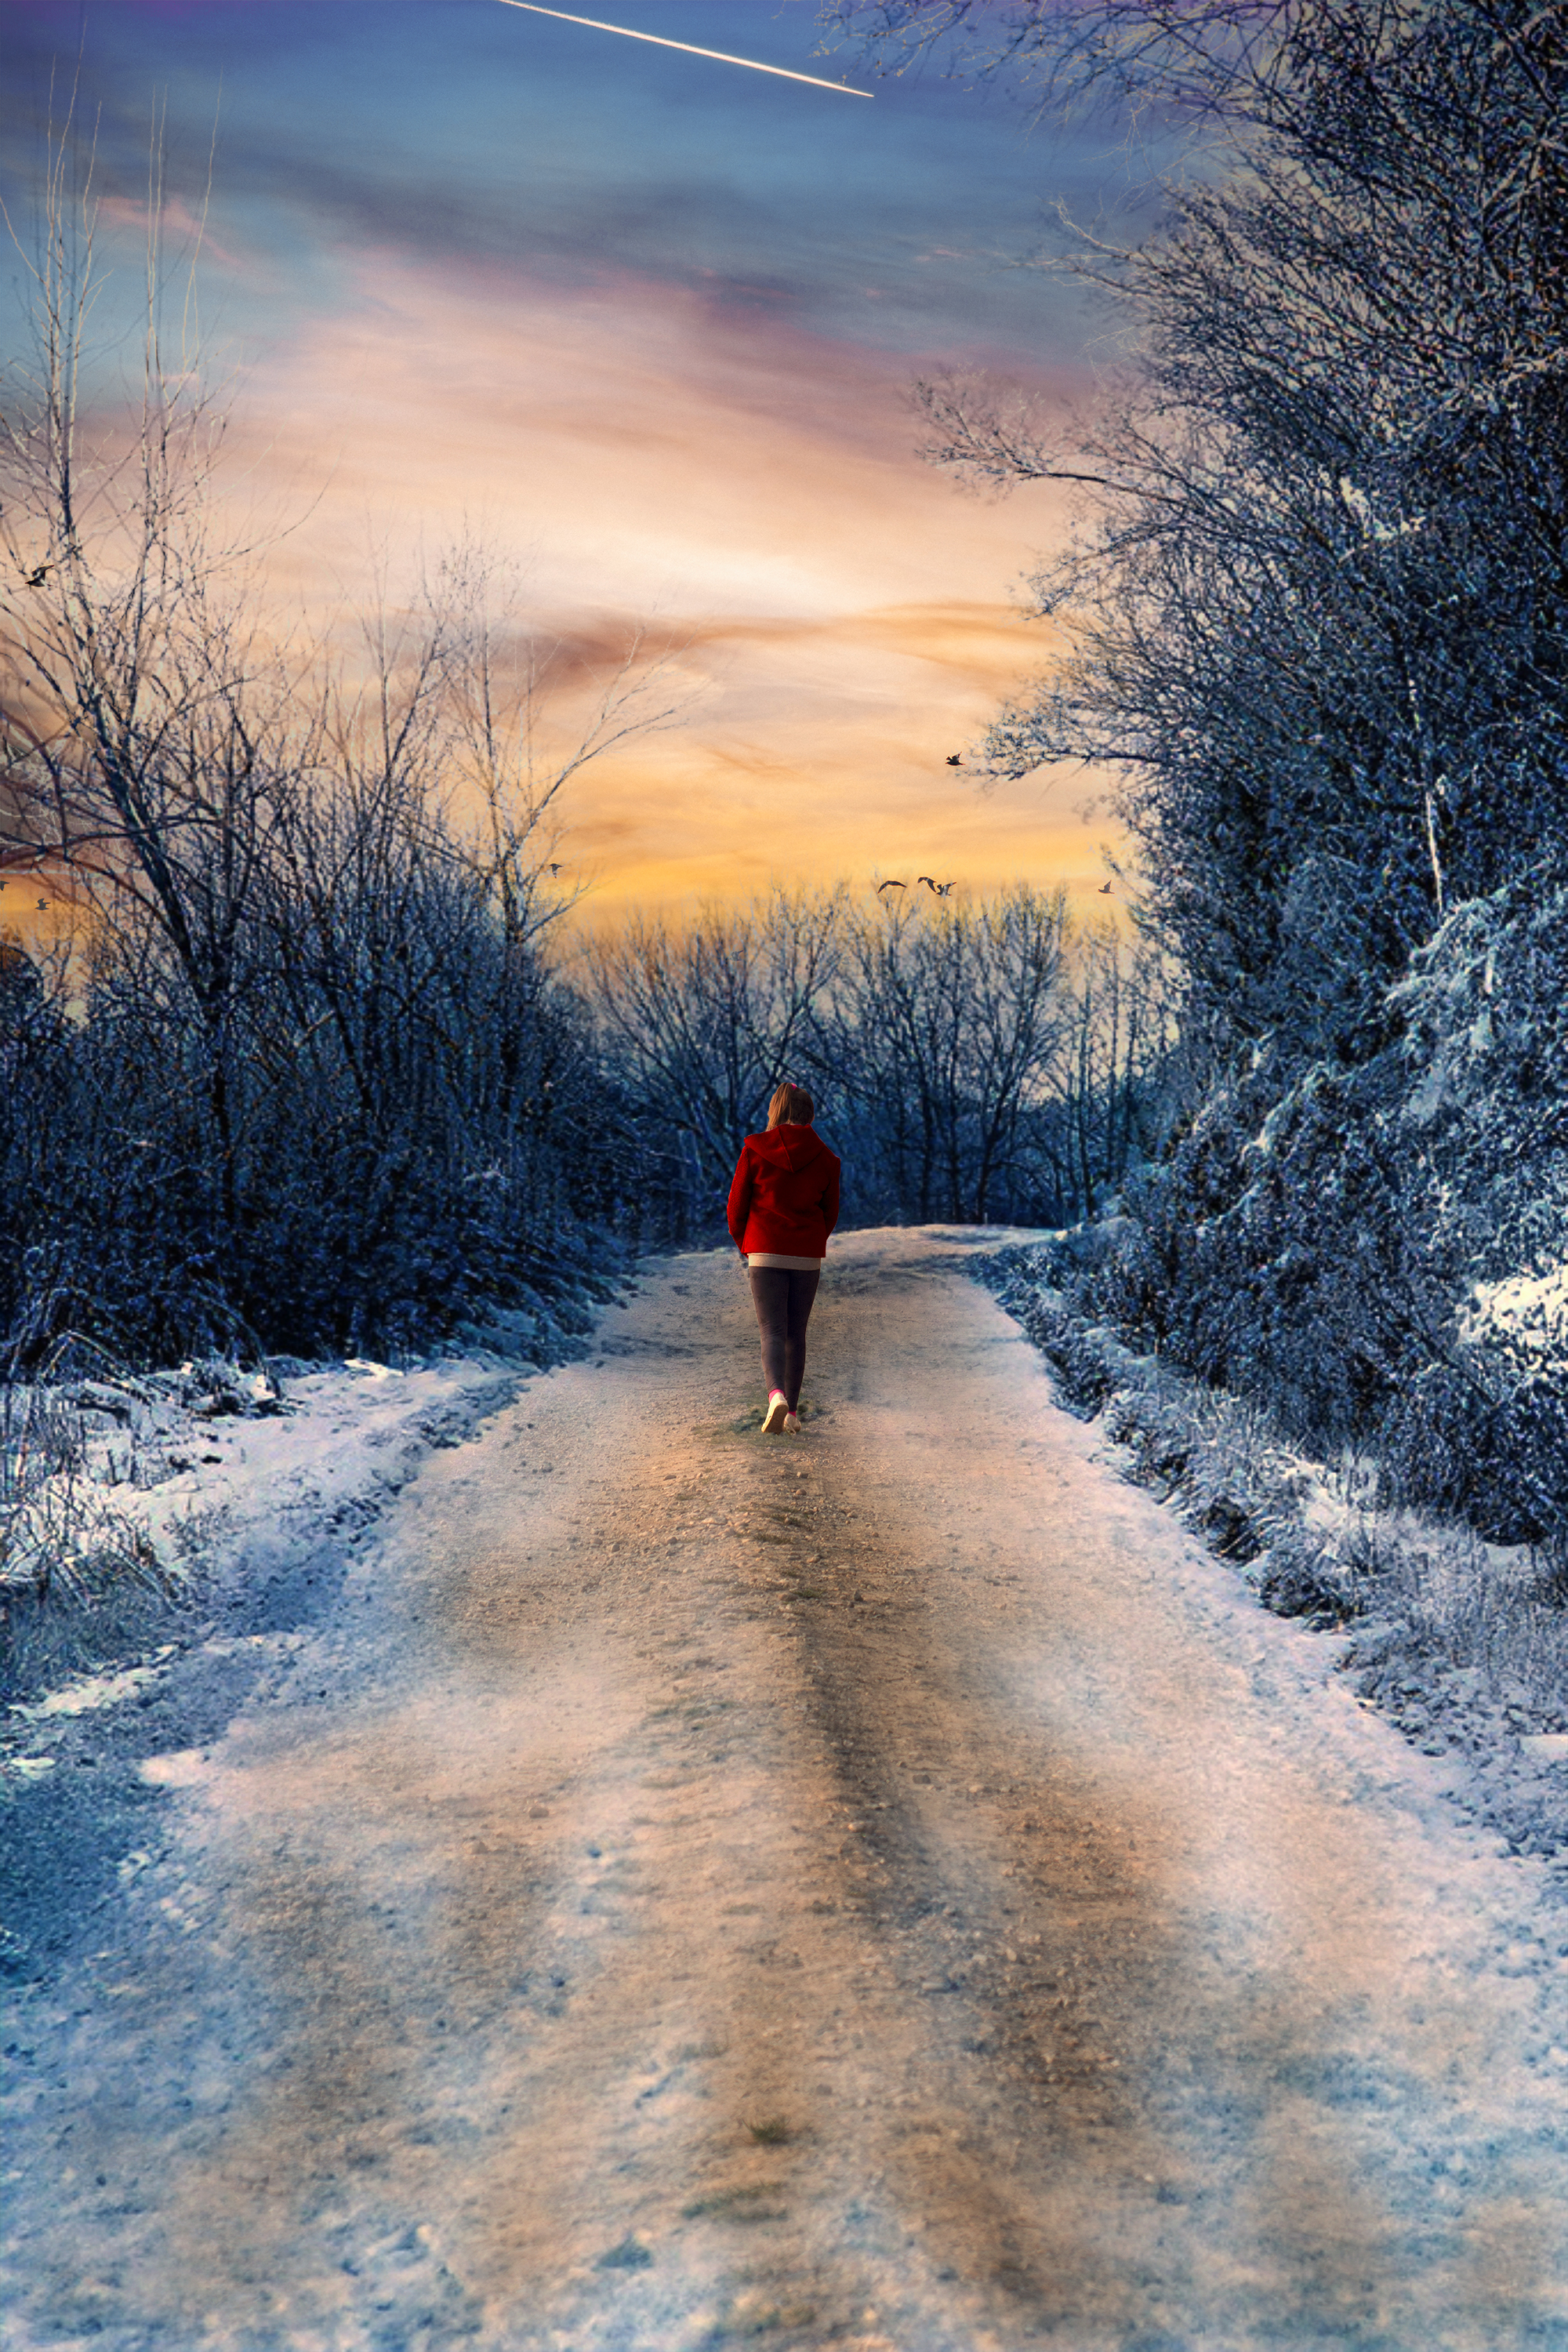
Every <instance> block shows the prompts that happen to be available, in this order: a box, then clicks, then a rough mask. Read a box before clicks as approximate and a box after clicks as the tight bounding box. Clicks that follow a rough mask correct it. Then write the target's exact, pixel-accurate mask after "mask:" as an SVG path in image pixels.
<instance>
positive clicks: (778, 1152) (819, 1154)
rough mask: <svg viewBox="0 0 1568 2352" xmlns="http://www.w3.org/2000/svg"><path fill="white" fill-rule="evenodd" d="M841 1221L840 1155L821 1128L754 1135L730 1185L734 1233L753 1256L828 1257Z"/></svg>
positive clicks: (783, 1128)
mask: <svg viewBox="0 0 1568 2352" xmlns="http://www.w3.org/2000/svg"><path fill="white" fill-rule="evenodd" d="M837 1223H838V1159H837V1154H836V1153H835V1152H832V1151H829V1150H828V1149H827V1146H826V1143H824V1141H823V1140H822V1138H821V1137H820V1136H819V1135H818V1134H817V1132H816V1129H815V1128H811V1127H792V1126H789V1125H787V1124H785V1125H783V1126H780V1127H770V1128H769V1129H768V1130H767V1133H766V1134H765V1135H748V1136H747V1138H746V1139H745V1141H744V1143H742V1146H741V1158H740V1163H739V1165H738V1166H737V1168H736V1170H735V1181H734V1182H733V1183H732V1184H731V1187H730V1231H731V1234H732V1235H733V1236H734V1241H735V1246H736V1248H737V1249H742V1250H744V1251H746V1252H747V1254H748V1255H749V1254H750V1253H751V1252H752V1250H762V1251H763V1252H764V1253H765V1254H767V1255H770V1256H775V1257H812V1258H820V1257H826V1255H827V1236H828V1234H830V1233H831V1232H832V1231H833V1228H834V1226H835V1225H836V1224H837Z"/></svg>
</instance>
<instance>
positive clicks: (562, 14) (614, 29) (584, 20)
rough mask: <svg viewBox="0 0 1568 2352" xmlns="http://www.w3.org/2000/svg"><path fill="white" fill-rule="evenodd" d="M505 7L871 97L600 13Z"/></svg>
mask: <svg viewBox="0 0 1568 2352" xmlns="http://www.w3.org/2000/svg"><path fill="white" fill-rule="evenodd" d="M503 5H505V6H506V7H508V8H522V9H525V10H526V11H527V13H528V15H529V16H554V17H556V18H557V19H558V20H559V22H560V23H562V24H563V25H586V26H588V28H589V30H590V32H595V33H619V35H620V36H621V38H622V39H623V40H626V41H648V42H651V43H652V45H653V47H655V48H656V49H682V50H684V51H685V53H686V55H687V56H688V57H689V58H713V59H714V60H715V62H716V63H717V64H719V65H721V66H744V67H745V68H746V69H747V71H748V72H749V73H765V74H776V75H777V76H778V78H779V79H780V80H781V81H805V82H809V83H810V84H811V86H812V88H813V89H836V90H837V92H838V94H839V96H840V98H871V97H874V96H875V92H874V91H872V90H868V89H851V88H850V86H849V84H848V83H847V82H845V81H824V80H823V79H822V77H821V76H820V74H803V73H792V72H791V70H790V68H788V66H765V65H763V64H762V63H761V62H760V60H759V59H758V58H735V57H731V55H730V52H729V50H728V49H700V48H699V47H698V46H697V44H696V42H695V41H671V40H667V39H666V38H665V37H664V35H663V34H662V33H639V32H637V31H635V30H634V29H633V27H632V26H630V25H606V24H605V22H604V20H603V18H602V17H599V16H569V15H568V13H567V11H566V10H565V9H564V8H541V7H539V6H538V5H536V0H503Z"/></svg>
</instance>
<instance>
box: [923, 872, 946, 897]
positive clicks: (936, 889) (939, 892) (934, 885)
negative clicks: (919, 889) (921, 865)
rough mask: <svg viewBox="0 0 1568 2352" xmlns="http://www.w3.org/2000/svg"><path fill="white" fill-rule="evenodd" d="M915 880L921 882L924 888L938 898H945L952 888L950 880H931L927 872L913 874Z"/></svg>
mask: <svg viewBox="0 0 1568 2352" xmlns="http://www.w3.org/2000/svg"><path fill="white" fill-rule="evenodd" d="M915 880H916V881H917V882H923V883H924V884H925V886H926V888H927V889H928V890H930V891H931V893H932V894H933V895H934V896H935V897H936V898H947V897H948V896H949V894H950V893H951V891H952V883H951V882H933V881H932V880H931V876H930V875H929V874H917V875H916V876H915Z"/></svg>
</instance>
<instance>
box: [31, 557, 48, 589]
mask: <svg viewBox="0 0 1568 2352" xmlns="http://www.w3.org/2000/svg"><path fill="white" fill-rule="evenodd" d="M48 576H49V567H48V565H47V563H40V564H39V566H38V568H37V571H36V572H28V574H27V585H28V587H29V588H41V587H42V586H43V584H44V583H45V581H46V580H47V578H48Z"/></svg>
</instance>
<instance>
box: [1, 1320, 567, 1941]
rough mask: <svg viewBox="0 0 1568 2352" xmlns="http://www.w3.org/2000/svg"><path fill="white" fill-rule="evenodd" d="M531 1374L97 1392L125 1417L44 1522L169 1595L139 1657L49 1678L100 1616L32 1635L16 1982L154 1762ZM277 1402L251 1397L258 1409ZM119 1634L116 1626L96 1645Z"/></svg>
mask: <svg viewBox="0 0 1568 2352" xmlns="http://www.w3.org/2000/svg"><path fill="white" fill-rule="evenodd" d="M187 1369H188V1368H187ZM534 1370H535V1368H534V1367H533V1366H531V1365H530V1366H527V1367H521V1368H520V1367H519V1366H517V1365H515V1364H507V1363H503V1362H501V1361H500V1360H495V1359H491V1360H484V1361H479V1360H468V1359H451V1360H440V1361H437V1362H435V1363H432V1364H429V1365H426V1366H424V1367H422V1368H418V1369H415V1370H408V1371H406V1372H398V1373H393V1372H391V1371H389V1370H387V1369H386V1368H384V1367H381V1366H375V1365H370V1364H355V1365H345V1366H344V1367H342V1369H335V1370H334V1369H330V1368H322V1369H319V1370H310V1371H301V1372H299V1373H297V1374H293V1375H290V1376H289V1377H286V1378H285V1379H284V1381H283V1382H282V1389H281V1395H280V1397H278V1398H277V1404H278V1406H279V1409H277V1410H268V1411H267V1412H265V1414H264V1415H261V1416H256V1415H255V1414H254V1413H252V1412H225V1413H224V1414H222V1415H221V1416H218V1415H209V1414H202V1413H199V1412H192V1411H191V1410H190V1409H188V1408H187V1407H186V1406H183V1405H180V1404H178V1403H176V1402H171V1401H170V1398H169V1395H168V1394H167V1392H164V1393H163V1394H160V1393H159V1392H158V1391H157V1390H156V1389H152V1388H150V1387H149V1386H148V1384H146V1383H129V1384H126V1386H124V1387H123V1388H117V1387H116V1386H115V1385H114V1384H111V1383H109V1382H102V1381H100V1382H95V1383H91V1384H89V1387H90V1389H91V1390H92V1391H97V1392H99V1393H100V1394H101V1397H102V1398H103V1399H104V1400H105V1401H106V1404H112V1405H113V1406H114V1410H115V1413H116V1414H117V1415H118V1416H119V1418H118V1421H117V1420H116V1419H114V1418H112V1417H111V1416H110V1413H109V1412H107V1411H106V1412H103V1413H101V1414H100V1415H99V1416H98V1422H99V1425H98V1427H97V1428H96V1429H89V1435H88V1444H87V1454H86V1460H85V1463H84V1464H83V1465H81V1466H80V1467H79V1469H78V1470H76V1471H73V1472H72V1473H70V1474H69V1475H68V1476H62V1477H58V1478H56V1479H53V1480H51V1481H50V1482H49V1485H48V1487H47V1488H46V1489H45V1490H44V1491H43V1492H42V1493H41V1495H40V1496H39V1498H38V1502H37V1511H38V1517H39V1519H40V1522H41V1523H42V1524H44V1525H46V1526H47V1525H48V1524H50V1523H51V1522H58V1523H60V1524H65V1525H68V1526H69V1527H70V1528H72V1529H73V1530H75V1531H76V1534H77V1536H78V1538H79V1541H80V1544H81V1546H82V1549H83V1551H84V1553H85V1552H87V1551H89V1549H90V1548H91V1546H92V1545H93V1543H95V1542H101V1541H102V1540H103V1539H104V1538H105V1532H106V1530H107V1531H108V1533H109V1534H110V1536H112V1538H113V1539H114V1541H115V1542H116V1543H117V1544H119V1545H121V1547H128V1546H131V1545H136V1546H137V1547H138V1548H140V1549H142V1551H143V1553H144V1554H145V1555H148V1556H151V1558H152V1559H154V1560H155V1561H156V1562H157V1565H158V1569H159V1570H160V1572H161V1575H162V1577H163V1580H165V1581H166V1583H167V1584H168V1586H169V1588H170V1590H171V1591H172V1595H173V1600H172V1602H164V1603H157V1604H153V1603H152V1602H150V1601H145V1600H143V1601H142V1605H141V1606H140V1608H139V1609H138V1610H137V1611H136V1612H133V1613H132V1617H131V1619H130V1621H129V1636H131V1637H134V1636H139V1637H140V1638H139V1643H138V1648H137V1651H136V1653H135V1654H134V1655H133V1656H132V1657H130V1658H115V1659H110V1660H109V1661H105V1662H103V1663H99V1662H98V1661H96V1660H95V1661H94V1664H93V1666H92V1668H91V1669H90V1670H89V1671H86V1672H79V1673H75V1674H65V1675H63V1676H61V1677H60V1678H59V1679H58V1680H56V1681H55V1682H54V1684H53V1686H49V1682H48V1669H49V1666H50V1664H51V1661H52V1660H53V1659H54V1658H55V1656H56V1655H57V1653H58V1646H59V1644H60V1643H64V1645H65V1648H66V1653H67V1654H70V1653H71V1652H72V1651H73V1650H79V1649H81V1648H82V1647H83V1646H84V1645H85V1646H86V1647H87V1648H88V1649H89V1651H90V1650H91V1647H92V1639H93V1631H94V1621H93V1616H92V1613H91V1611H90V1610H84V1609H79V1608H72V1607H70V1606H68V1605H67V1606H64V1607H61V1608H58V1609H55V1610H51V1611H50V1612H48V1613H47V1615H46V1616H45V1617H44V1618H43V1619H42V1620H41V1621H40V1624H39V1628H38V1636H37V1643H36V1644H35V1647H36V1648H37V1652H38V1654H37V1656H36V1657H34V1656H30V1655H29V1654H28V1652H27V1650H26V1644H25V1639H24V1643H23V1644H22V1645H21V1647H22V1660H21V1663H22V1665H23V1667H24V1669H27V1668H30V1670H31V1672H30V1679H31V1680H32V1681H33V1682H34V1683H35V1684H37V1683H39V1682H40V1679H41V1681H42V1686H40V1687H34V1688H31V1689H29V1690H28V1693H27V1696H26V1699H25V1700H22V1701H18V1702H17V1703H16V1704H14V1705H13V1706H11V1707H10V1708H9V1709H7V1710H6V1711H5V1713H4V1715H0V1806H3V1807H4V1809H5V1810H4V1812H3V1814H0V1820H3V1822H4V1837H5V1852H6V1863H7V1869H6V1884H5V1909H4V1916H3V1918H0V1967H4V1968H5V1969H7V1970H8V1971H9V1973H10V1974H11V1975H12V1976H13V1977H20V1978H23V1979H26V1978H28V1977H29V1976H31V1975H32V1974H33V1973H34V1972H35V1971H37V1969H47V1968H48V1966H49V1965H50V1963H51V1961H52V1958H54V1957H55V1956H57V1955H58V1953H60V1952H61V1951H63V1950H64V1949H65V1948H68V1945H69V1943H70V1942H71V1940H72V1938H73V1937H74V1936H75V1934H76V1933H77V1931H78V1929H79V1925H80V1918H81V1914H82V1911H83V1908H84V1906H85V1905H86V1904H87V1903H89V1902H90V1901H92V1900H95V1899H98V1898H99V1897H100V1895H102V1892H103V1889H104V1887H105V1886H106V1885H111V1884H112V1883H113V1873H114V1870H115V1867H116V1864H117V1861H118V1859H119V1854H120V1853H121V1852H122V1851H123V1849H124V1847H125V1845H126V1844H127V1843H129V1844H130V1845H132V1846H133V1847H134V1846H138V1845H140V1844H141V1843H142V1836H141V1831H140V1828H139V1827H138V1826H137V1825H138V1824H139V1823H140V1822H141V1820H142V1813H143V1811H144V1804H143V1800H144V1797H145V1791H146V1786H147V1782H148V1777H149V1776H148V1772H147V1769H146V1759H156V1758H157V1757H158V1756H159V1755H160V1754H161V1753H162V1752H163V1751H164V1750H166V1749H170V1748H182V1747H184V1746H186V1745H188V1744H189V1741H190V1739H191V1738H192V1737H193V1736H195V1734H196V1733H197V1732H198V1731H199V1732H200V1733H201V1734H202V1735H204V1736H210V1735H211V1734H213V1733H214V1732H216V1731H218V1730H221V1728H222V1727H223V1725H224V1724H225V1723H226V1721H227V1720H228V1718H229V1717H230V1716H231V1715H232V1713H233V1712H234V1710H235V1709H236V1708H237V1706H240V1705H241V1704H242V1703H244V1702H245V1701H246V1699H247V1696H249V1697H254V1696H257V1695H258V1694H259V1693H260V1692H261V1691H262V1690H263V1689H264V1688H265V1687H266V1685H267V1682H268V1677H270V1676H274V1675H276V1674H277V1673H278V1672H279V1671H280V1670H282V1668H283V1667H284V1666H285V1665H286V1664H287V1662H288V1661H289V1659H290V1658H291V1657H292V1656H293V1655H295V1654H296V1653H297V1652H298V1649H299V1647H300V1643H302V1642H303V1641H304V1640H305V1639H306V1629H308V1628H310V1626H312V1625H313V1624H314V1623H315V1622H317V1621H318V1620H319V1619H320V1618H321V1615H322V1614H323V1612H326V1611H327V1610H329V1609H330V1608H331V1606H332V1605H333V1603H334V1601H335V1599H336V1597H337V1595H338V1593H339V1591H341V1588H342V1580H343V1577H344V1575H345V1573H346V1570H347V1568H348V1565H349V1563H350V1561H351V1560H352V1559H353V1557H354V1552H355V1549H356V1547H357V1545H358V1544H359V1543H360V1542H362V1541H363V1539H364V1537H365V1535H366V1533H367V1532H368V1531H369V1530H370V1529H371V1528H373V1527H374V1524H375V1522H376V1521H377V1519H378V1518H379V1517H381V1516H382V1515H383V1514H384V1512H385V1511H386V1510H387V1508H388V1507H390V1506H391V1505H392V1504H393V1503H394V1502H395V1499H396V1497H397V1496H398V1495H399V1494H400V1493H401V1492H402V1490H403V1489H404V1487H405V1486H406V1485H407V1484H408V1482H409V1480H410V1479H411V1478H413V1477H414V1476H415V1475H416V1472H417V1469H418V1466H419V1465H420V1463H421V1462H422V1461H423V1460H424V1459H425V1457H426V1455H427V1454H429V1453H430V1452H431V1450H432V1449H434V1448H440V1447H444V1446H449V1445H453V1444H458V1443H459V1442H460V1441H461V1440H462V1439H463V1438H465V1437H467V1436H468V1435H469V1434H471V1433H472V1432H473V1430H474V1429H475V1428H476V1427H478V1426H479V1424H480V1423H481V1422H482V1421H483V1420H484V1418H485V1417H486V1416H487V1415H488V1414H489V1413H491V1412H496V1411H497V1410H499V1409H500V1407H501V1406H503V1405H504V1404H506V1403H507V1402H510V1400H511V1399H512V1398H513V1397H514V1396H515V1395H516V1394H517V1393H518V1391H519V1387H520V1383H521V1381H522V1380H523V1378H524V1375H525V1373H532V1372H534ZM179 1377H180V1376H179V1375H170V1376H169V1384H170V1386H171V1387H172V1386H173V1385H174V1383H175V1382H176V1381H178V1379H179ZM249 1401H250V1402H251V1404H252V1405H253V1406H254V1405H255V1404H257V1403H268V1405H270V1404H271V1402H272V1401H273V1384H272V1383H270V1382H269V1383H268V1395H267V1396H265V1397H252V1398H251V1399H250V1400H249ZM90 1402H91V1400H90V1397H89V1404H90ZM132 1415H134V1419H132ZM133 1475H134V1476H135V1478H137V1479H138V1480H139V1481H141V1482H142V1483H135V1484H133V1483H132V1476H133ZM106 1614H109V1612H106ZM126 1633H127V1628H126V1625H125V1623H124V1622H122V1620H121V1618H120V1617H119V1616H115V1615H112V1614H110V1623H109V1638H110V1640H112V1639H113V1638H114V1637H115V1636H116V1635H121V1636H124V1635H126ZM26 1678H28V1677H26V1676H25V1679H26ZM83 1772H88V1773H90V1774H91V1775H92V1776H93V1777H92V1778H91V1780H87V1779H84V1778H82V1777H81V1774H82V1773H83Z"/></svg>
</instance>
